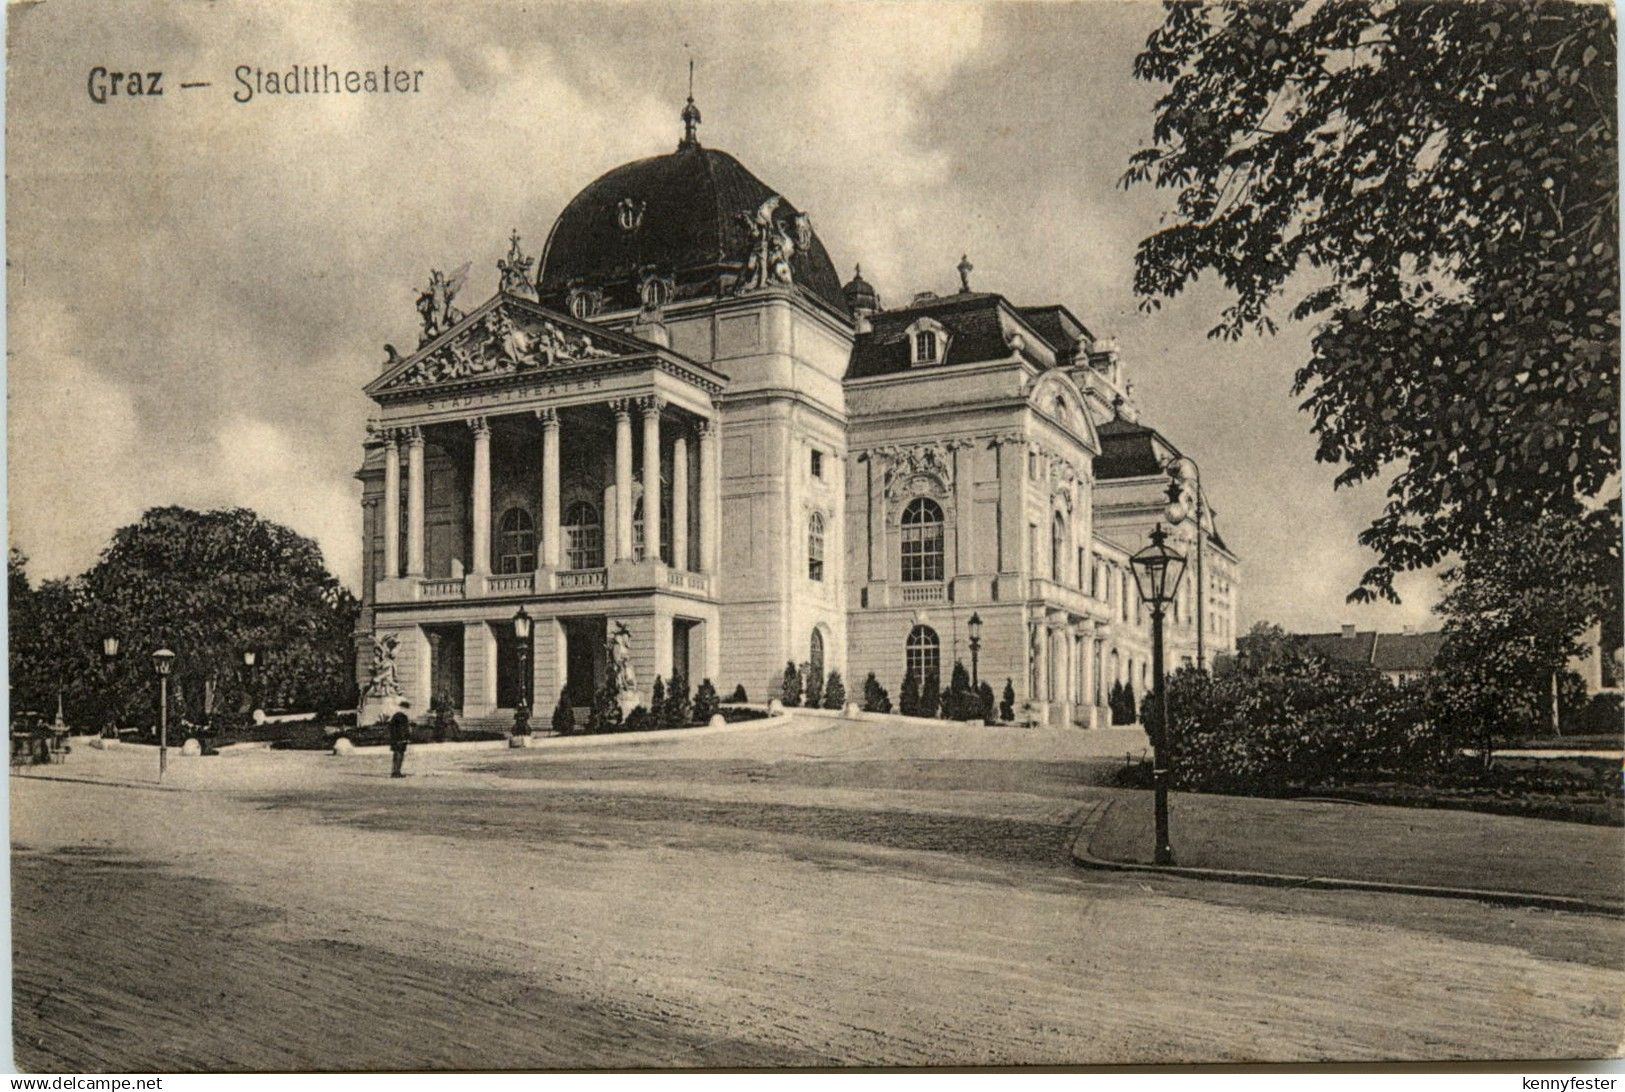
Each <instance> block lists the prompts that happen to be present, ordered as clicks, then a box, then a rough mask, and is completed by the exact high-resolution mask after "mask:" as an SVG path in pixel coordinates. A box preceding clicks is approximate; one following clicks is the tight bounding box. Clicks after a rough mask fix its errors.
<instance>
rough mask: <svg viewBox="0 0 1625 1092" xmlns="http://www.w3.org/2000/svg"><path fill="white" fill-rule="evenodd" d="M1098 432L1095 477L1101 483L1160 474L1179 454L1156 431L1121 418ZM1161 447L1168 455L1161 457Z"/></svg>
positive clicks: (1175, 448)
mask: <svg viewBox="0 0 1625 1092" xmlns="http://www.w3.org/2000/svg"><path fill="white" fill-rule="evenodd" d="M1096 431H1097V432H1099V433H1100V454H1099V455H1098V456H1096V458H1095V477H1096V478H1097V479H1099V480H1101V481H1111V480H1113V479H1117V478H1141V477H1145V476H1147V475H1151V474H1161V473H1163V468H1164V467H1166V466H1167V465H1168V460H1169V459H1171V458H1173V457H1175V456H1177V455H1178V454H1179V449H1178V448H1177V447H1175V446H1174V445H1173V444H1170V443H1169V442H1168V441H1167V439H1166V438H1164V437H1163V435H1162V434H1161V433H1159V432H1158V431H1157V430H1156V429H1154V428H1152V427H1151V426H1149V425H1142V424H1137V423H1135V422H1133V421H1125V420H1123V419H1122V418H1121V417H1115V418H1113V419H1112V420H1110V421H1107V422H1105V423H1104V424H1101V425H1100V426H1098V428H1097V429H1096ZM1158 445H1161V447H1162V448H1164V449H1166V451H1167V452H1168V454H1165V455H1164V454H1160V453H1159V452H1158V450H1157V449H1158Z"/></svg>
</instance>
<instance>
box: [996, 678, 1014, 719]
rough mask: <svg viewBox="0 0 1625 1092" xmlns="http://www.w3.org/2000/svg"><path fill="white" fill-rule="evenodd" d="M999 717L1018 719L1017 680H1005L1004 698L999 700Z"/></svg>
mask: <svg viewBox="0 0 1625 1092" xmlns="http://www.w3.org/2000/svg"><path fill="white" fill-rule="evenodd" d="M999 719H1000V720H1003V721H1012V720H1015V719H1016V684H1015V680H1013V679H1010V678H1006V679H1005V680H1004V694H1003V700H1001V701H1000V702H999Z"/></svg>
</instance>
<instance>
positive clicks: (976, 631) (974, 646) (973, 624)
mask: <svg viewBox="0 0 1625 1092" xmlns="http://www.w3.org/2000/svg"><path fill="white" fill-rule="evenodd" d="M965 628H966V629H968V630H970V684H971V688H972V689H973V690H974V689H975V688H976V687H978V686H980V685H981V682H982V680H981V678H980V677H979V676H978V675H977V673H976V658H977V653H979V652H981V651H982V616H981V615H980V614H977V613H976V612H974V611H972V612H971V616H970V621H969V622H967V623H966V624H965Z"/></svg>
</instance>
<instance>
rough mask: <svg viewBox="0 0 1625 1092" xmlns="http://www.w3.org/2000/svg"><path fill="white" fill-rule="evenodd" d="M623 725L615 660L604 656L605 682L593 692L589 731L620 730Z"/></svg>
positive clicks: (589, 714)
mask: <svg viewBox="0 0 1625 1092" xmlns="http://www.w3.org/2000/svg"><path fill="white" fill-rule="evenodd" d="M621 727H622V713H621V689H620V680H619V679H618V678H616V671H615V661H614V659H613V658H612V657H608V656H606V657H605V658H604V680H603V684H602V685H601V686H599V687H598V689H597V690H596V691H594V692H593V696H592V711H591V712H590V713H588V714H587V731H588V732H619V731H620V730H621Z"/></svg>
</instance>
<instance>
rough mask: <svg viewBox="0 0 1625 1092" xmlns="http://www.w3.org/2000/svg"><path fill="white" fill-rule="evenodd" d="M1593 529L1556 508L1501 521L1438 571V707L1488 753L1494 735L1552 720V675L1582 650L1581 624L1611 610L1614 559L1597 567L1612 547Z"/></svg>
mask: <svg viewBox="0 0 1625 1092" xmlns="http://www.w3.org/2000/svg"><path fill="white" fill-rule="evenodd" d="M1592 536H1593V529H1592V528H1591V527H1590V526H1589V525H1587V524H1585V523H1583V522H1582V521H1579V520H1574V519H1567V518H1563V517H1561V516H1556V515H1549V516H1545V517H1543V518H1541V519H1539V520H1536V521H1534V522H1532V523H1528V524H1523V525H1518V526H1512V525H1507V526H1504V527H1502V529H1501V533H1500V535H1499V536H1497V538H1496V539H1495V541H1494V542H1491V543H1486V544H1485V545H1483V546H1482V547H1480V548H1478V549H1475V550H1472V551H1470V552H1468V553H1467V554H1466V555H1464V556H1463V557H1462V559H1461V561H1460V563H1459V564H1456V565H1454V566H1452V567H1451V568H1449V569H1447V570H1446V571H1445V572H1444V574H1443V582H1444V588H1445V594H1444V597H1443V599H1441V600H1440V602H1439V605H1438V606H1437V607H1436V608H1435V610H1436V611H1437V612H1438V613H1439V614H1440V615H1441V616H1442V617H1443V619H1444V627H1443V631H1444V643H1443V645H1442V646H1441V647H1440V649H1439V654H1438V656H1437V657H1435V659H1434V669H1435V680H1434V698H1435V708H1436V711H1437V713H1438V715H1439V716H1440V717H1441V718H1442V720H1443V721H1444V723H1446V724H1447V725H1448V726H1449V727H1450V728H1451V729H1452V730H1453V731H1455V732H1456V733H1457V734H1458V735H1467V736H1471V737H1473V738H1475V739H1476V740H1477V742H1478V745H1479V746H1480V747H1482V748H1483V750H1484V755H1485V756H1486V759H1487V757H1488V755H1489V754H1490V745H1491V740H1492V739H1493V737H1496V736H1513V735H1521V734H1525V733H1527V732H1529V731H1531V730H1534V729H1535V728H1537V727H1540V726H1546V725H1549V724H1550V719H1551V705H1552V676H1553V675H1554V674H1557V673H1560V672H1562V671H1563V670H1564V668H1565V665H1566V663H1567V662H1568V660H1569V658H1570V657H1572V656H1575V655H1578V654H1580V653H1581V652H1582V651H1583V649H1584V646H1583V645H1582V644H1581V642H1580V638H1581V636H1582V635H1583V633H1584V631H1585V630H1586V629H1587V628H1588V627H1589V626H1590V625H1591V624H1592V623H1593V622H1594V621H1596V620H1598V619H1599V618H1600V617H1601V616H1602V615H1604V614H1605V613H1607V612H1609V611H1617V610H1618V602H1619V599H1618V595H1619V584H1618V572H1617V564H1618V563H1617V560H1615V561H1614V562H1612V563H1610V564H1609V565H1608V566H1607V567H1606V568H1605V567H1602V566H1599V565H1598V564H1597V563H1596V560H1595V559H1596V557H1597V556H1598V554H1599V553H1601V554H1602V555H1603V556H1607V554H1608V553H1609V550H1608V549H1607V548H1606V547H1603V546H1600V545H1599V544H1596V543H1594V542H1593V541H1592ZM1616 556H1617V547H1616Z"/></svg>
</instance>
